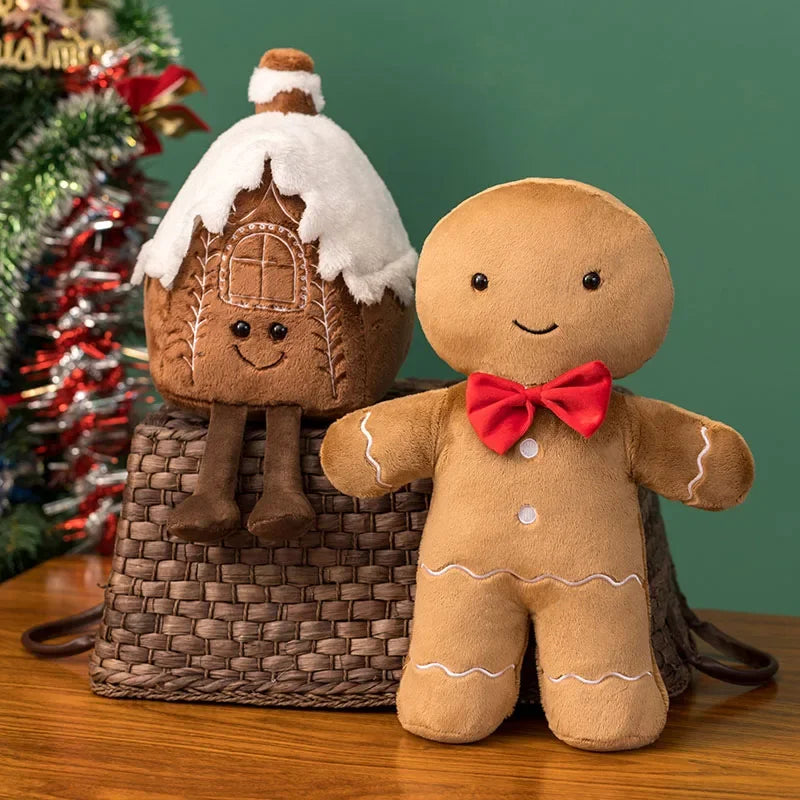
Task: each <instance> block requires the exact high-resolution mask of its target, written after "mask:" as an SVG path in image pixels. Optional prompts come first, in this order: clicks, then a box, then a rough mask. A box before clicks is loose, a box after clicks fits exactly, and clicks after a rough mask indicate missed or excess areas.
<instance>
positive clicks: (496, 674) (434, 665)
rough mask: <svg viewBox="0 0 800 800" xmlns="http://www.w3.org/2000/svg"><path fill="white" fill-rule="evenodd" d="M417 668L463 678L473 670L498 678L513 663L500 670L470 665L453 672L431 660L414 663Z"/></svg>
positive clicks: (511, 667)
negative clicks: (492, 670)
mask: <svg viewBox="0 0 800 800" xmlns="http://www.w3.org/2000/svg"><path fill="white" fill-rule="evenodd" d="M414 666H415V667H416V668H417V669H434V668H436V669H440V670H442V672H444V673H445V674H446V675H448V676H449V677H450V678H463V677H464V676H465V675H471V674H472V673H473V672H480V673H481V675H485V676H486V677H487V678H499V677H500V676H501V675H505V674H506V672H508V671H509V670H510V669H514V666H515V665H514V664H509V665H508V666H507V667H504V668H503V669H501V670H500V672H489V670H488V669H484V668H483V667H470V668H469V669H465V670H464V671H463V672H453V670H451V669H448V668H447V667H446V666H445V665H444V664H440V663H439V662H438V661H431V662H430V663H429V664H414Z"/></svg>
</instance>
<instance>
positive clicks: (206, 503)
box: [167, 494, 242, 542]
mask: <svg viewBox="0 0 800 800" xmlns="http://www.w3.org/2000/svg"><path fill="white" fill-rule="evenodd" d="M241 527H242V515H241V512H240V511H239V506H238V505H236V503H235V502H234V501H233V500H225V499H222V498H219V497H208V496H207V495H204V494H198V495H192V496H191V497H187V498H186V500H184V501H183V502H182V503H181V504H180V505H179V506H176V507H175V508H173V509H172V511H170V513H169V517H168V519H167V532H168V533H170V534H172V535H173V536H178V537H179V538H181V539H186V540H187V541H189V542H216V541H217V540H219V539H222V538H223V537H225V536H227V535H228V534H231V533H234V532H235V531H237V530H239V529H240V528H241Z"/></svg>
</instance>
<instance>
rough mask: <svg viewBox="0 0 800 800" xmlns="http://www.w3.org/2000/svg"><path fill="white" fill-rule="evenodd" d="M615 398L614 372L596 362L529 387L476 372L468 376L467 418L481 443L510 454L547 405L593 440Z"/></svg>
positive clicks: (563, 419)
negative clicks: (613, 395) (612, 385)
mask: <svg viewBox="0 0 800 800" xmlns="http://www.w3.org/2000/svg"><path fill="white" fill-rule="evenodd" d="M610 399H611V373H610V372H609V371H608V367H607V366H606V365H605V364H604V363H603V362H602V361H590V362H589V363H588V364H582V365H581V366H580V367H575V369H571V370H569V371H567V372H565V373H564V374H563V375H559V376H558V377H557V378H554V379H553V380H552V381H548V382H547V383H543V384H542V385H541V386H528V387H527V388H526V387H525V386H523V385H522V384H521V383H516V382H515V381H510V380H507V379H506V378H498V377H497V376H496V375H489V374H488V373H486V372H473V373H472V375H470V376H469V378H467V416H468V417H469V421H470V423H471V424H472V427H473V428H475V432H476V433H477V434H478V436H479V437H480V440H481V441H482V442H483V443H484V444H485V445H486V446H487V447H489V448H491V449H492V450H494V451H495V453H500V454H503V453H505V452H506V451H507V450H508V449H509V448H510V447H511V446H512V445H513V444H514V443H515V442H516V441H518V440H519V439H520V438H521V437H522V435H523V434H524V433H525V431H527V430H528V428H530V426H531V423H532V422H533V415H534V412H535V411H536V408H535V407H536V406H544V407H545V408H547V409H549V410H550V411H552V412H553V413H554V414H555V415H556V416H557V417H558V418H559V419H560V420H562V421H563V422H566V423H567V425H569V426H570V428H572V429H573V430H576V431H577V432H578V433H580V434H581V435H582V436H585V437H586V438H587V439H588V438H589V437H590V436H591V435H592V434H593V433H594V432H595V431H596V430H597V429H598V428H599V427H600V426H601V425H602V424H603V420H604V419H605V416H606V411H608V402H609V400H610Z"/></svg>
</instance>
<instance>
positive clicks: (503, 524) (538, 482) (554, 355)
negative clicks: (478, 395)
mask: <svg viewBox="0 0 800 800" xmlns="http://www.w3.org/2000/svg"><path fill="white" fill-rule="evenodd" d="M588 272H597V273H598V274H599V276H600V279H601V280H600V283H599V286H597V287H594V288H593V289H592V290H587V288H586V287H585V285H584V283H583V280H582V279H583V276H585V275H586V274H587V273H588ZM476 273H482V274H483V275H485V276H486V277H487V278H488V287H486V288H485V289H483V290H479V289H476V288H475V286H474V285H473V283H472V281H471V279H472V277H473V276H474V275H475V274H476ZM417 309H418V313H419V316H420V321H421V323H422V326H423V329H424V330H425V333H426V335H427V337H428V339H429V340H430V342H431V344H432V345H433V347H434V349H435V350H436V352H437V353H438V354H439V355H440V356H441V357H442V358H443V359H444V360H445V361H447V363H448V364H450V365H451V366H453V367H454V368H455V369H458V370H459V371H462V372H465V373H469V372H472V371H485V372H491V373H493V374H495V375H499V376H501V377H504V378H508V379H511V380H514V381H517V382H518V383H521V384H523V385H532V384H540V383H544V382H546V381H549V380H551V379H553V378H555V377H556V376H558V375H560V374H561V373H563V372H565V371H566V370H568V369H571V368H573V367H576V366H578V365H579V364H582V363H585V362H587V361H593V360H595V359H599V360H602V361H604V362H605V363H606V364H607V365H608V367H609V369H610V370H611V372H612V374H613V375H614V376H615V377H621V376H623V375H626V374H628V373H630V372H632V371H634V370H636V369H638V368H639V367H640V366H641V365H642V364H643V363H644V362H645V361H646V360H647V359H648V358H650V357H651V356H652V355H653V354H654V353H655V351H656V350H657V349H658V347H659V345H660V343H661V341H662V339H663V337H664V335H665V333H666V329H667V325H668V322H669V317H670V312H671V309H672V283H671V280H670V276H669V269H668V265H667V261H666V258H665V257H664V254H663V252H662V251H661V248H660V246H659V245H658V242H657V241H656V239H655V236H654V235H653V233H652V231H651V230H650V228H649V227H648V226H647V224H646V223H645V222H644V221H643V220H642V219H641V218H640V217H639V216H638V215H637V214H635V213H634V212H633V211H631V210H630V209H629V208H627V207H626V206H624V205H623V204H622V203H621V202H620V201H619V200H617V199H616V198H614V197H612V196H611V195H609V194H607V193H605V192H602V191H601V190H599V189H595V188H594V187H591V186H586V185H585V184H580V183H576V182H573V181H563V180H547V179H530V180H526V181H519V182H517V183H512V184H506V185H503V186H498V187H494V188H493V189H489V190H487V191H485V192H482V193H481V194H479V195H476V196H475V197H472V198H470V199H468V200H466V201H465V202H464V203H462V204H461V205H460V206H458V207H457V208H456V209H455V210H454V211H452V212H451V213H450V214H448V215H447V216H446V217H445V218H444V219H443V220H442V221H441V222H440V223H439V224H438V225H437V226H436V227H435V228H434V230H433V232H432V233H431V235H430V236H429V237H428V239H427V241H426V242H425V246H424V248H423V251H422V255H421V258H420V266H419V273H418V282H417ZM515 320H516V321H519V322H522V323H523V325H525V326H527V327H529V328H532V329H534V330H533V331H528V332H526V331H524V330H523V329H522V328H520V326H519V325H515V324H514V323H515ZM551 325H555V327H553V328H552V330H550V331H549V332H544V333H541V334H540V333H536V331H538V330H544V329H545V328H548V327H549V326H551ZM465 387H466V384H459V385H457V386H454V387H452V388H450V389H447V390H441V391H438V392H431V393H428V394H424V395H420V396H417V397H408V398H402V399H400V400H395V401H391V402H390V403H385V404H380V405H378V406H375V407H373V408H372V409H367V410H365V411H359V412H354V413H353V414H350V415H348V416H347V417H345V418H344V419H342V420H340V421H339V422H336V423H334V425H333V426H332V427H331V428H330V430H329V432H328V435H327V436H326V438H325V441H324V443H323V448H322V464H323V468H324V470H325V472H326V474H327V476H328V477H329V478H330V480H331V481H332V483H333V484H334V485H335V486H336V487H337V488H338V489H340V490H341V491H343V492H346V493H348V494H352V495H355V496H359V497H368V496H375V495H379V494H384V493H386V492H387V491H390V490H392V489H397V488H398V487H400V486H401V485H403V484H404V483H407V482H408V481H410V480H413V479H415V478H420V477H425V476H432V477H433V478H434V494H433V498H432V501H431V508H430V511H429V515H428V521H427V524H426V527H425V533H424V536H423V539H422V544H421V547H420V567H419V573H418V594H417V598H416V605H415V612H414V633H413V636H412V640H411V645H410V653H409V658H408V662H407V664H406V667H405V671H404V673H403V679H402V682H401V685H400V691H399V695H398V713H399V716H400V721H401V723H402V724H403V726H404V727H405V728H406V729H408V730H410V731H412V732H414V733H417V734H419V735H421V736H427V737H429V738H432V739H438V740H442V741H451V742H468V741H474V740H476V739H480V738H482V737H484V736H486V735H488V734H489V733H491V732H492V731H493V730H494V729H495V728H496V727H497V725H499V724H500V722H501V721H502V720H503V718H504V717H505V716H507V715H508V714H509V713H510V712H511V710H512V708H513V707H514V702H515V700H516V696H517V688H518V681H519V667H520V661H521V657H522V653H523V652H524V648H525V640H526V637H527V633H528V629H529V628H528V626H529V620H530V619H532V620H533V623H534V626H535V629H536V642H537V647H538V659H539V672H540V676H539V677H540V687H541V693H542V702H543V705H544V709H545V712H546V714H547V719H548V722H549V724H550V726H551V728H552V730H553V731H554V733H555V734H556V735H557V736H558V737H559V738H561V739H563V740H564V741H565V742H568V743H570V744H572V745H574V746H576V747H582V748H587V749H592V750H617V749H625V748H632V747H639V746H641V745H645V744H648V743H650V742H652V741H653V740H655V739H656V738H657V736H658V735H659V733H660V732H661V730H662V728H663V727H664V724H665V721H666V712H667V706H668V698H667V693H666V691H665V689H664V685H663V682H662V680H661V676H660V675H659V673H658V669H657V667H656V664H655V660H654V657H653V653H652V650H651V644H650V631H649V624H650V617H649V609H648V591H647V576H646V574H645V569H646V567H645V556H644V541H643V537H642V526H641V520H640V516H639V506H638V502H637V484H642V485H644V486H646V487H648V488H650V489H652V490H654V491H656V492H658V493H659V494H662V495H663V496H665V497H668V498H670V499H674V500H680V501H681V502H684V503H687V504H690V505H694V506H697V507H700V508H708V509H712V510H718V509H722V508H727V507H729V506H731V505H734V504H736V503H738V502H741V500H742V499H743V498H744V496H745V494H746V493H747V491H748V489H749V488H750V485H751V483H752V480H753V461H752V457H751V455H750V451H749V450H748V448H747V445H746V444H745V442H744V440H743V439H742V437H741V436H739V434H737V433H736V432H735V431H734V430H732V429H730V428H728V427H726V426H725V425H722V424H721V423H718V422H713V421H711V420H708V419H706V418H704V417H699V416H697V415H695V414H692V413H690V412H687V411H684V410H683V409H680V408H677V407H675V406H670V405H668V404H666V403H661V402H659V401H656V400H646V399H644V398H638V397H629V396H626V395H622V394H618V393H613V394H612V398H611V402H610V406H609V409H608V414H607V416H606V419H605V421H604V423H603V424H602V426H601V427H600V429H599V430H598V431H597V432H596V433H595V434H594V435H593V436H592V437H591V438H590V439H588V440H587V439H584V438H583V437H581V436H580V435H579V434H578V433H576V432H575V431H573V430H572V429H571V428H569V427H568V426H567V425H566V424H564V423H563V422H561V421H560V420H558V419H557V418H556V417H555V416H554V415H553V414H551V413H550V412H549V411H547V410H544V409H541V408H540V409H538V410H537V411H536V414H535V417H534V420H533V423H532V425H531V427H530V429H529V430H528V432H527V433H526V434H525V435H524V436H523V437H522V440H521V441H520V442H518V443H517V444H516V445H515V446H513V447H512V448H511V449H510V450H509V451H508V452H507V453H505V454H504V455H497V454H496V453H495V452H493V451H492V450H490V449H489V448H488V447H487V446H486V445H484V444H483V443H482V442H481V441H480V440H479V438H478V436H477V434H476V433H475V431H474V430H473V429H472V426H471V425H470V423H469V421H468V418H467V413H466V400H465V391H466V390H465ZM526 440H527V441H526ZM526 454H527V456H528V457H526ZM497 570H500V572H496V571H497Z"/></svg>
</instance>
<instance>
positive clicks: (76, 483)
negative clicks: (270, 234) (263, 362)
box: [0, 0, 206, 580]
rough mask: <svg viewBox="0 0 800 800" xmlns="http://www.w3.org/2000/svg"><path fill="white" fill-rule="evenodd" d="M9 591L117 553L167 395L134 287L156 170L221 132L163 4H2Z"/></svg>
mask: <svg viewBox="0 0 800 800" xmlns="http://www.w3.org/2000/svg"><path fill="white" fill-rule="evenodd" d="M0 21H1V22H2V27H3V39H2V50H0V580H2V579H4V578H6V577H9V576H10V575H12V574H14V573H16V572H18V571H20V570H22V569H25V568H27V567H28V566H30V565H32V564H34V563H36V562H37V561H39V560H41V559H42V558H44V557H47V556H49V555H52V554H54V553H57V552H61V551H63V550H65V549H68V548H77V549H94V548H97V547H99V548H100V549H104V548H106V549H107V548H108V547H109V545H110V541H111V538H112V537H113V532H114V525H115V519H116V514H117V512H118V510H119V504H120V500H121V496H122V491H123V486H124V480H125V456H126V453H127V448H128V445H129V442H130V432H131V426H132V416H133V414H134V404H135V403H136V401H137V400H139V399H140V398H142V397H144V396H145V395H146V393H147V392H148V391H149V388H150V384H149V380H148V378H147V373H146V354H145V353H144V352H143V351H142V349H141V345H140V342H141V333H140V332H137V326H138V321H139V318H140V309H139V308H138V307H137V302H136V299H135V298H136V296H137V293H136V292H132V290H131V284H130V276H131V272H132V269H133V264H134V262H135V259H136V254H137V252H138V249H139V246H140V245H141V244H142V242H143V241H144V239H145V238H147V236H148V235H149V232H150V228H151V226H152V224H153V222H154V221H156V220H157V212H158V206H157V203H156V196H157V188H158V187H156V186H154V185H153V183H152V182H151V181H149V180H148V179H147V178H146V177H145V176H144V174H143V173H142V171H141V170H140V168H139V164H138V161H139V159H140V158H141V157H142V156H145V155H151V154H155V153H158V152H160V149H161V146H160V143H159V139H158V134H159V133H162V134H165V135H174V136H179V135H183V134H184V133H187V132H189V131H191V130H198V129H206V126H205V125H204V124H203V123H202V121H201V120H199V119H198V118H197V117H196V116H195V115H194V114H193V113H192V112H191V111H190V110H189V109H188V108H186V107H185V106H183V105H181V104H180V103H179V102H178V100H179V98H180V97H182V96H184V95H186V94H189V93H191V92H194V91H197V90H198V89H200V88H201V87H200V84H199V82H198V81H197V78H196V77H195V76H194V74H193V73H192V72H190V71H189V70H187V69H185V68H183V67H179V66H177V64H176V61H177V59H178V58H179V47H178V43H177V41H176V39H175V38H174V36H173V34H172V30H171V25H170V21H169V18H168V17H167V15H166V13H165V11H164V9H163V8H160V7H158V6H155V5H153V4H152V3H151V2H150V0H106V1H105V2H92V3H91V4H89V3H82V2H79V0H67V1H66V2H63V1H62V0H0Z"/></svg>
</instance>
